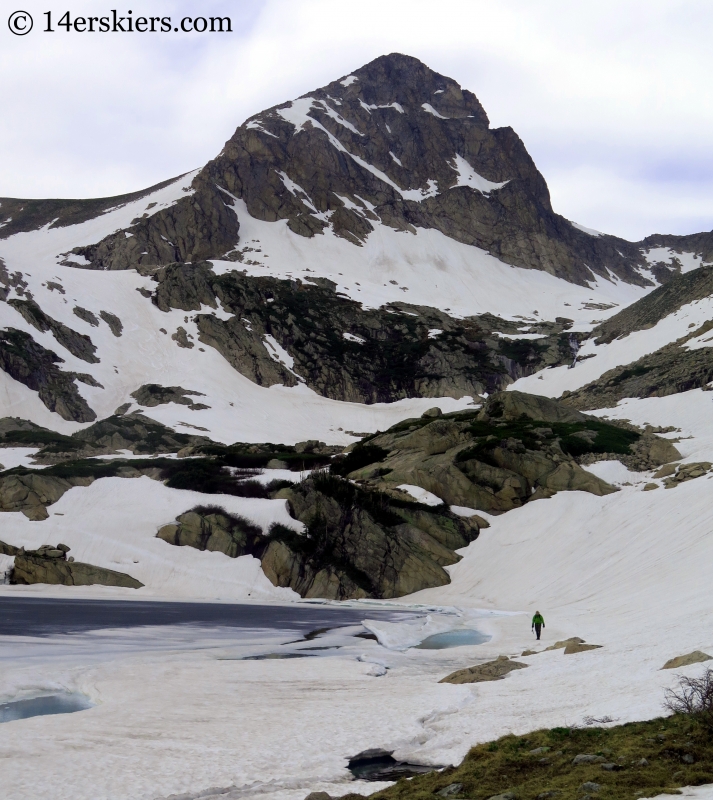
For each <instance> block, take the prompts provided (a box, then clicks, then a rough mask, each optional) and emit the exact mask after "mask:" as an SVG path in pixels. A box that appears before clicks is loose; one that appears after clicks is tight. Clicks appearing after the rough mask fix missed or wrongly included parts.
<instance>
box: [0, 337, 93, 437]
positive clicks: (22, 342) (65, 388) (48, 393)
mask: <svg viewBox="0 0 713 800" xmlns="http://www.w3.org/2000/svg"><path fill="white" fill-rule="evenodd" d="M63 361H64V360H63V359H62V358H60V357H59V356H58V355H57V354H56V353H54V352H53V351H52V350H47V349H46V348H44V347H42V345H40V344H38V343H37V342H35V340H34V339H33V338H32V337H31V336H30V335H29V334H28V333H25V332H24V331H20V330H17V329H16V328H7V329H5V330H2V331H0V369H2V370H4V371H5V372H7V374H8V375H10V377H12V378H14V379H15V380H16V381H19V382H20V383H22V384H24V385H25V386H27V387H28V388H29V389H32V390H33V391H35V392H37V394H38V396H39V398H40V400H41V401H42V402H43V403H44V404H45V405H46V406H47V408H48V409H49V410H50V411H56V412H57V413H58V414H59V415H60V416H61V417H62V419H67V420H73V421H74V422H92V421H93V420H95V419H96V418H97V415H96V413H95V412H94V411H93V410H92V409H91V408H90V407H89V405H88V404H87V401H86V400H85V399H84V398H83V397H82V395H81V394H80V393H79V390H78V389H77V385H76V382H75V381H77V380H79V381H82V382H83V383H87V384H89V385H90V386H97V385H98V384H97V382H96V381H95V380H94V378H92V376H91V375H85V374H83V373H77V372H63V371H62V370H61V369H60V368H59V367H58V366H57V364H61V363H63Z"/></svg>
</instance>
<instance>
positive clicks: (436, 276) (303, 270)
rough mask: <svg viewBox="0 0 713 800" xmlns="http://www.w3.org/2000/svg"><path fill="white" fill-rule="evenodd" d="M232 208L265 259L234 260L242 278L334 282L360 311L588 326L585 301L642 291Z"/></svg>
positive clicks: (438, 240)
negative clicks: (306, 233)
mask: <svg viewBox="0 0 713 800" xmlns="http://www.w3.org/2000/svg"><path fill="white" fill-rule="evenodd" d="M414 191H418V190H414ZM234 210H235V212H236V213H237V215H238V219H239V220H240V231H241V237H242V238H243V240H244V241H254V242H257V243H259V246H260V248H261V249H262V252H263V254H264V255H265V256H267V258H260V257H259V256H258V257H256V258H254V260H256V261H259V262H262V263H258V264H253V265H245V264H241V265H240V266H241V269H245V270H247V272H248V274H249V275H256V276H261V275H271V276H274V277H278V278H287V277H292V278H301V279H302V280H306V279H308V278H311V277H312V278H313V277H323V278H328V279H329V280H331V281H334V282H335V283H336V284H337V288H336V291H338V292H340V293H342V294H344V295H346V296H348V297H350V298H352V299H353V300H356V301H357V302H360V303H361V304H362V305H363V306H364V307H365V308H379V307H381V306H383V305H384V304H386V303H403V302H404V301H408V302H409V303H412V304H414V305H424V306H429V307H435V308H439V309H441V310H445V311H448V312H449V313H450V314H451V315H452V316H455V317H464V316H469V315H471V314H482V313H486V312H489V313H492V314H496V315H498V316H501V317H503V318H505V319H516V318H517V317H533V313H534V311H537V312H538V316H539V318H541V319H554V318H555V317H557V316H565V317H568V318H570V319H574V320H575V325H580V326H583V327H585V328H586V329H589V328H591V321H592V319H593V314H592V311H591V310H588V309H585V308H584V304H585V303H592V302H594V303H603V304H612V303H617V304H619V307H621V306H624V305H628V304H629V303H631V302H634V301H635V300H637V299H639V298H640V297H642V296H643V295H644V294H646V291H647V290H645V289H642V288H641V287H637V286H632V285H630V284H624V283H622V282H619V283H612V282H610V281H606V280H603V281H600V282H599V283H597V284H596V286H595V287H594V288H589V287H581V286H575V285H573V284H571V283H568V282H567V281H564V280H561V279H559V278H555V277H553V276H552V275H549V274H548V273H546V272H542V271H539V270H526V269H520V268H518V267H511V266H508V265H507V264H505V263H503V262H502V261H499V260H498V259H496V258H495V257H493V256H491V255H489V254H488V253H486V252H485V251H483V250H480V249H478V248H477V247H471V246H469V245H465V244H461V243H460V242H456V241H455V240H453V239H449V238H448V237H447V236H444V235H443V234H442V233H440V232H439V231H436V230H433V229H424V228H419V229H417V231H416V233H415V234H412V233H404V232H397V231H394V230H393V229H392V228H389V227H387V226H384V225H379V224H377V225H376V226H375V230H374V231H373V232H372V233H370V234H369V236H368V238H367V240H366V242H365V243H364V245H363V246H362V247H355V246H354V245H353V244H350V243H349V242H347V241H346V240H345V239H343V238H340V237H338V236H335V235H334V233H333V231H331V229H328V230H325V232H324V233H323V235H321V236H314V237H313V238H312V239H306V238H305V237H303V236H298V235H297V234H295V233H293V232H292V231H291V230H290V229H289V228H288V227H287V223H286V221H284V220H283V221H280V222H263V221H261V220H257V219H255V218H254V217H251V216H250V214H249V213H248V211H247V208H246V206H245V204H244V203H243V202H242V201H237V202H236V203H235V206H234ZM213 264H214V270H215V271H216V272H217V273H220V274H223V273H225V272H229V271H231V270H234V269H235V264H234V263H233V262H221V261H213ZM355 281H358V282H359V284H360V285H359V286H357V285H356V283H355ZM391 281H395V283H391ZM401 287H406V288H407V290H408V291H407V292H404V291H403V289H402V288H401ZM619 307H615V308H611V309H610V310H608V311H597V315H598V316H599V317H600V318H605V317H609V316H611V315H612V314H615V313H616V312H617V311H618V310H619Z"/></svg>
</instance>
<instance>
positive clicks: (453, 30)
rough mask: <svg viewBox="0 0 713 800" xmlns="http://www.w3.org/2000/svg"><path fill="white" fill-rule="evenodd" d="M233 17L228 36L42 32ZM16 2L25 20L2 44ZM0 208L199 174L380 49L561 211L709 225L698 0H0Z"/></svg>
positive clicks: (640, 226) (705, 7)
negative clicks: (516, 148)
mask: <svg viewBox="0 0 713 800" xmlns="http://www.w3.org/2000/svg"><path fill="white" fill-rule="evenodd" d="M68 7H69V8H70V9H71V13H72V16H80V15H83V16H91V15H97V16H101V15H104V14H107V13H109V12H110V11H111V9H112V8H116V9H117V11H118V12H119V14H122V15H123V14H126V12H127V11H128V10H129V9H131V10H132V11H133V16H134V17H137V16H140V15H144V16H166V15H171V16H172V18H173V20H174V22H175V20H176V19H180V18H181V17H183V16H199V15H201V16H211V15H214V16H218V15H220V16H223V15H229V16H230V17H231V19H232V23H233V33H232V34H226V33H223V34H217V33H214V34H209V33H204V34H202V35H199V34H182V33H173V32H171V33H165V34H159V33H155V34H150V33H144V34H138V33H127V34H119V33H116V34H96V33H95V34H89V33H84V34H81V33H66V32H65V31H64V29H62V28H57V29H56V32H55V33H52V34H50V33H44V32H43V31H42V28H43V27H44V26H45V20H46V17H45V16H44V15H43V12H45V11H48V10H52V12H53V17H54V20H55V21H56V20H57V19H58V18H59V16H60V15H61V14H62V13H63V12H64V11H66V10H67V8H68ZM18 8H20V9H23V10H25V11H28V12H29V13H30V14H32V16H33V17H34V20H35V25H34V29H33V30H32V31H31V33H29V34H28V35H27V36H22V37H20V36H14V35H12V34H11V33H10V31H9V29H8V23H7V19H8V17H9V15H10V14H11V12H13V11H15V10H17V9H18ZM0 9H1V10H2V14H1V15H0V196H14V197H96V196H106V195H115V194H120V193H122V192H128V191H133V190H136V189H140V188H143V187H145V186H149V185H151V184H153V183H156V182H158V181H160V180H164V179H165V178H168V177H172V176H174V175H177V174H180V173H182V172H186V171H188V170H189V169H192V168H194V167H198V166H202V165H203V164H204V163H205V162H206V161H208V160H209V159H210V158H212V157H214V156H215V155H217V154H218V152H219V151H220V150H221V148H222V146H223V144H224V142H225V140H226V139H228V138H229V137H230V135H231V134H232V132H233V131H234V129H235V128H236V127H237V125H239V124H240V123H241V122H242V121H243V120H244V119H245V118H246V117H248V116H250V115H252V114H254V113H256V112H258V111H260V110H262V109H263V108H266V107H268V106H271V105H274V104H276V103H279V102H282V101H284V100H288V99H292V98H294V97H297V96H299V95H300V94H303V93H305V92H308V91H309V90H311V89H313V88H316V87H318V86H322V85H324V84H325V83H328V82H329V81H331V80H333V79H335V78H337V77H340V76H342V75H345V74H348V73H349V72H350V71H351V70H353V69H355V68H357V67H359V66H361V65H362V64H364V63H366V62H367V61H370V60H371V59H372V58H375V57H376V56H379V55H382V54H384V53H389V52H394V51H399V52H402V53H408V54H410V55H413V56H416V57H417V58H420V59H421V60H422V61H424V62H426V63H427V64H428V65H429V66H430V67H432V68H433V69H435V70H437V71H439V72H441V73H443V74H446V75H448V76H450V77H452V78H454V79H455V80H456V81H458V82H459V83H460V84H461V85H462V86H463V87H465V88H468V89H470V90H471V91H473V92H474V93H475V94H476V95H477V96H478V98H479V99H480V101H481V103H482V104H483V106H484V107H485V109H486V111H487V113H488V115H489V117H490V121H491V124H492V125H493V126H494V127H496V126H503V125H510V126H512V127H513V128H514V129H515V131H517V133H518V134H519V135H520V137H521V138H522V139H523V141H524V143H525V146H526V147H527V149H528V150H529V152H530V153H531V155H532V156H533V158H534V160H535V163H536V164H537V166H538V168H539V169H540V171H541V172H542V173H543V174H544V176H545V178H546V180H547V182H548V184H549V187H550V192H551V194H552V200H553V205H554V207H555V209H556V210H557V211H559V212H560V213H562V214H564V215H565V216H566V217H568V218H569V219H572V220H574V221H576V222H579V223H581V224H583V225H586V226H589V227H592V228H596V229H598V230H602V231H606V232H608V233H615V234H618V235H620V236H624V237H626V238H628V239H634V240H636V239H640V238H642V237H643V236H645V235H647V234H649V233H653V232H660V233H693V232H697V231H701V230H710V229H711V228H713V98H712V90H711V77H712V76H713V69H712V67H713V48H712V47H711V41H712V40H713V4H712V3H710V2H709V0H693V1H688V2H677V1H676V0H667V1H665V2H664V1H657V0H646V2H643V1H642V2H638V1H631V0H628V1H627V0H611V2H610V0H584V2H572V0H562V1H560V0H537V2H533V0H462V1H461V0H427V1H424V0H404V1H403V2H402V0H359V2H350V3H345V2H338V0H232V1H229V0H178V1H177V2H168V0H127V2H125V3H124V5H123V6H122V5H121V3H119V2H118V0H61V2H55V0H0Z"/></svg>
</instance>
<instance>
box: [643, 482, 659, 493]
mask: <svg viewBox="0 0 713 800" xmlns="http://www.w3.org/2000/svg"><path fill="white" fill-rule="evenodd" d="M658 488H659V485H658V483H647V484H646V485H645V486H644V489H643V491H645V492H651V491H653V490H654V489H658Z"/></svg>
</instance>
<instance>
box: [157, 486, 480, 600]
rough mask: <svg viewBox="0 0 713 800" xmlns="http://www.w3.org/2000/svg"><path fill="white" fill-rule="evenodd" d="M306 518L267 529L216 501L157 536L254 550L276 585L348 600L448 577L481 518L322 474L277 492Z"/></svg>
mask: <svg viewBox="0 0 713 800" xmlns="http://www.w3.org/2000/svg"><path fill="white" fill-rule="evenodd" d="M274 496H275V497H276V498H279V499H284V500H286V501H287V502H288V504H289V508H290V511H291V513H292V515H293V516H294V517H295V518H296V519H298V520H299V521H300V522H303V523H304V525H305V527H306V530H305V533H303V534H300V533H296V532H295V531H293V530H291V529H289V528H286V527H284V526H281V525H274V526H273V527H272V528H271V529H270V531H269V533H268V534H267V535H264V534H263V533H262V532H261V531H260V529H259V528H256V526H254V525H251V524H250V523H249V522H248V521H247V520H244V519H242V518H240V517H236V516H234V515H231V514H228V513H227V512H225V511H224V510H223V509H220V508H216V507H213V506H207V507H198V508H195V509H193V510H192V511H190V512H187V513H185V514H182V515H181V516H180V517H178V519H177V520H176V523H175V524H170V525H165V526H163V527H162V528H161V529H160V530H159V531H158V534H157V536H158V537H159V538H160V539H163V540H164V541H166V542H168V543H169V544H173V545H179V546H189V547H195V548H197V549H199V550H211V551H219V552H222V553H225V554H226V555H228V556H230V557H231V558H236V557H238V556H242V555H252V556H255V557H256V558H259V559H260V560H261V562H262V569H263V572H264V573H265V575H266V576H267V577H268V578H269V580H270V581H272V583H273V584H275V586H283V587H289V588H291V589H294V590H295V591H296V592H298V593H299V594H300V595H301V596H302V597H326V598H329V599H334V600H345V599H349V598H355V597H400V596H402V595H405V594H410V593H412V592H415V591H418V590H419V589H425V588H428V587H430V586H442V585H444V584H447V583H449V581H450V579H449V577H448V573H447V572H446V571H445V570H444V569H443V567H444V566H447V565H449V564H454V563H456V562H457V561H458V560H459V559H460V556H458V555H457V554H456V553H455V552H454V551H455V550H457V549H459V548H461V547H465V546H466V545H467V544H468V543H469V542H471V541H473V540H474V539H476V538H477V536H478V533H479V525H478V522H477V521H476V520H473V519H470V520H466V519H461V518H460V517H457V516H456V515H455V514H452V513H451V512H450V511H448V509H447V508H445V507H443V508H437V509H433V508H429V507H426V506H421V505H420V504H418V503H415V502H413V501H411V500H408V499H404V498H401V497H397V496H395V495H389V494H383V493H374V492H368V491H363V490H361V489H359V488H357V487H355V486H353V485H352V484H350V483H349V482H347V481H344V480H342V479H340V478H336V477H331V476H326V475H322V476H317V477H315V478H310V479H308V480H306V481H304V482H302V483H300V484H298V485H295V486H293V487H290V488H285V489H281V490H280V491H279V492H277V493H276V494H275V495H274Z"/></svg>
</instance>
